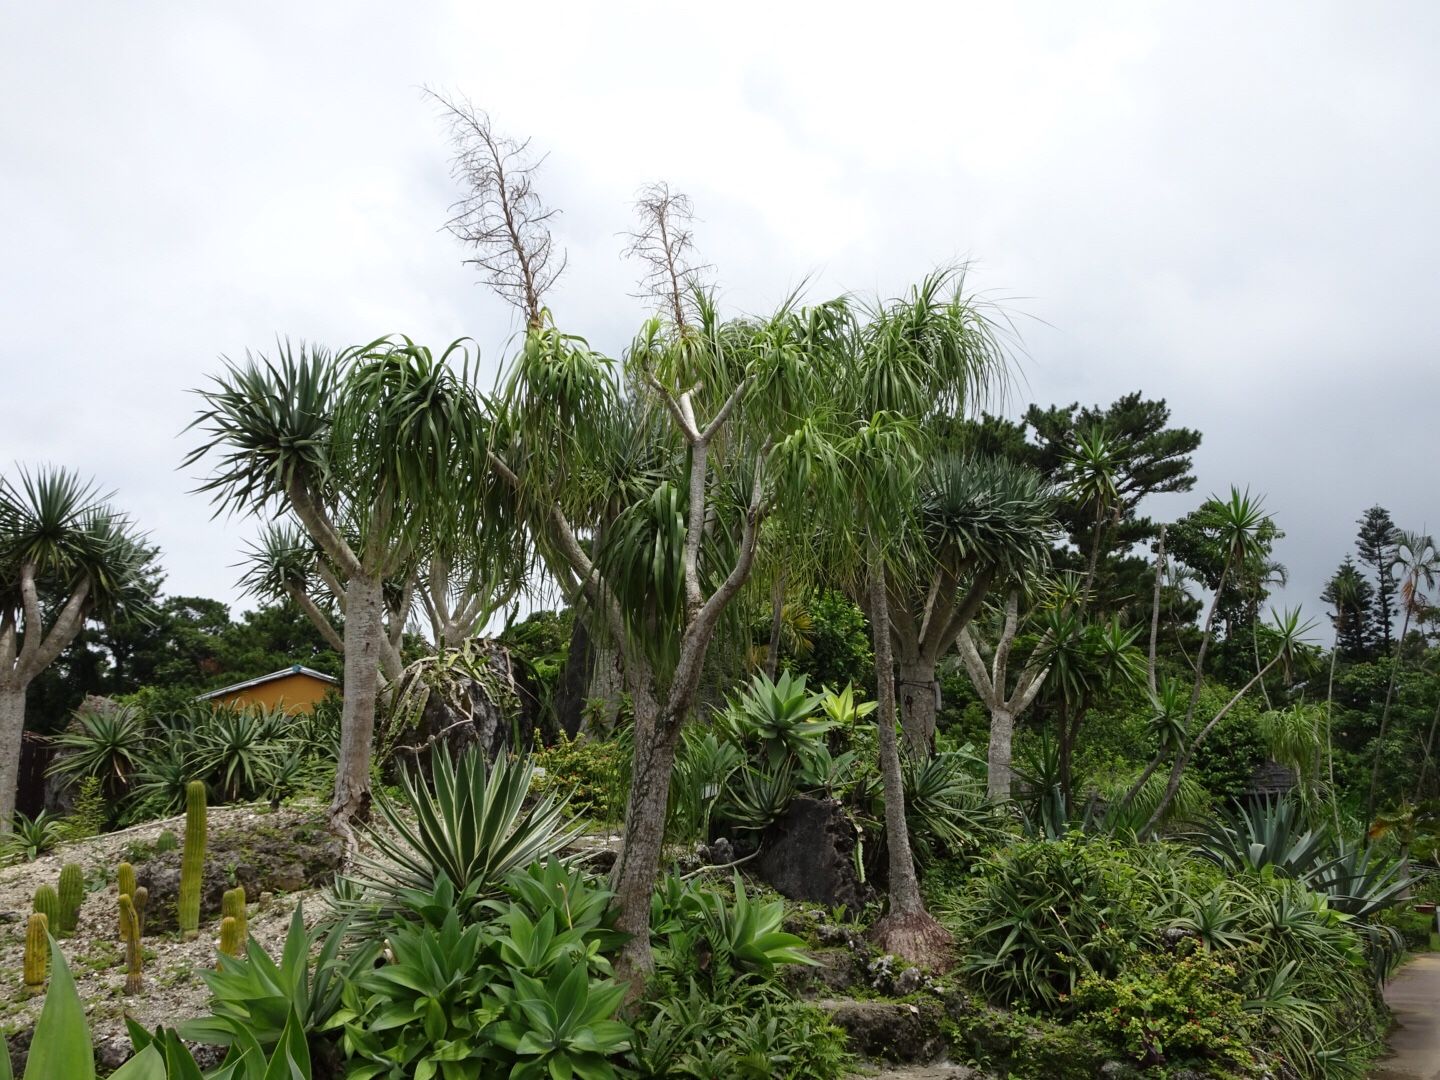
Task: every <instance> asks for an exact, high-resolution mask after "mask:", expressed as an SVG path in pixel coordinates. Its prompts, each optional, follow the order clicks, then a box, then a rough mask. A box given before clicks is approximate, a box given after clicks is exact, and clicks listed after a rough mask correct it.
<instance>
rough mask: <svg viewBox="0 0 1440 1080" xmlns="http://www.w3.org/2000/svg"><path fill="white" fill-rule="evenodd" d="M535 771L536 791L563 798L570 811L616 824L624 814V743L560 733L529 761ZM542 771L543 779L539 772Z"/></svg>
mask: <svg viewBox="0 0 1440 1080" xmlns="http://www.w3.org/2000/svg"><path fill="white" fill-rule="evenodd" d="M530 761H531V763H532V764H533V765H534V766H535V768H536V770H537V778H536V781H535V790H536V791H537V792H540V793H543V794H551V795H555V796H558V797H560V798H564V797H566V796H569V799H570V803H569V805H570V809H571V810H572V811H573V812H574V813H576V814H584V815H586V816H587V817H592V818H595V819H597V820H600V821H619V820H620V819H621V817H623V816H624V814H625V799H626V796H627V794H628V787H629V776H630V755H629V753H628V750H627V748H626V747H625V746H624V744H623V743H621V742H619V741H616V740H610V739H591V738H586V737H584V736H581V737H580V738H576V739H572V738H570V737H569V736H568V735H565V734H564V733H562V734H561V735H560V738H559V739H558V740H557V741H556V742H555V743H554V744H553V745H551V746H545V747H540V748H538V749H536V751H535V752H534V754H532V755H531V758H530ZM540 769H544V770H545V773H544V776H543V778H541V777H539V776H538V770H540Z"/></svg>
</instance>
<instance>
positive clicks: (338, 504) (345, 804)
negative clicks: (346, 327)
mask: <svg viewBox="0 0 1440 1080" xmlns="http://www.w3.org/2000/svg"><path fill="white" fill-rule="evenodd" d="M457 358H458V359H460V360H461V361H462V363H461V366H460V369H459V370H458V371H457V370H456V367H455V366H454V365H452V360H454V359H457ZM463 361H464V351H463V348H462V347H461V346H460V345H459V344H458V343H457V344H456V345H452V346H451V347H450V348H449V349H448V350H446V352H445V353H444V354H442V355H441V356H440V357H438V358H437V357H435V356H433V355H432V354H431V352H430V350H428V349H426V348H424V347H423V346H419V345H416V344H415V343H414V342H412V341H410V340H409V339H405V338H402V339H398V340H394V341H392V340H389V339H382V340H380V341H376V342H373V343H371V344H369V345H366V346H363V347H359V348H354V349H349V350H346V351H345V352H343V353H341V354H340V355H338V356H335V355H332V354H330V353H329V352H327V351H325V350H323V349H318V348H307V347H305V346H303V345H302V346H300V347H298V348H294V347H292V346H290V345H289V344H288V343H284V342H282V343H281V344H280V345H279V346H278V348H277V350H276V354H275V357H274V359H269V358H267V357H265V356H263V355H262V356H256V357H250V356H247V358H246V360H245V362H244V363H243V364H234V363H228V362H227V364H226V370H225V371H224V373H223V374H221V375H219V376H217V377H215V379H214V380H213V385H212V386H211V387H210V388H208V389H205V390H202V391H201V395H202V397H203V398H204V399H205V402H206V408H205V409H204V410H203V411H202V412H201V413H200V415H199V417H197V419H196V420H195V421H194V423H193V424H192V425H191V426H192V427H196V428H198V429H200V430H201V431H202V432H203V433H204V435H205V439H204V441H203V442H202V443H201V445H200V446H198V447H197V448H196V449H195V450H194V451H192V452H191V453H190V454H189V455H188V457H187V458H186V464H187V465H190V464H194V463H196V462H198V461H200V460H201V459H202V458H205V457H206V456H207V455H213V458H214V469H213V471H212V473H211V474H210V476H209V477H208V478H207V479H206V480H205V481H204V482H203V483H202V485H201V487H200V490H201V491H202V492H207V493H209V494H211V496H212V498H213V499H214V501H215V503H216V505H217V507H218V511H224V510H230V511H238V512H240V513H247V514H259V513H264V512H267V511H273V510H274V509H276V508H283V509H288V510H290V511H292V512H293V513H294V515H295V517H296V519H297V520H298V521H299V522H300V523H301V525H302V526H303V527H304V529H305V531H306V533H307V534H308V536H309V538H310V540H311V541H312V542H313V543H314V545H315V546H316V547H317V548H318V549H319V550H320V552H322V553H323V555H324V561H325V562H327V563H328V565H329V566H330V567H332V568H333V571H334V574H335V575H336V578H337V587H338V588H339V590H340V591H341V592H342V594H343V604H344V612H345V628H344V635H343V645H344V650H343V651H344V655H345V678H344V706H343V712H342V718H341V746H340V763H339V768H338V769H337V771H336V777H335V793H334V798H333V800H332V802H331V807H330V818H331V823H332V826H333V827H334V828H336V829H337V831H339V832H341V833H342V834H345V835H349V832H350V822H351V820H352V819H353V818H355V817H356V816H357V815H362V814H364V813H365V812H366V811H367V809H368V806H369V792H370V755H371V743H372V740H373V734H374V727H375V700H376V692H377V689H378V684H379V671H380V665H381V663H382V662H383V660H384V656H385V651H386V650H385V642H386V632H385V619H386V608H387V600H386V589H385V583H386V582H387V581H392V580H395V581H401V582H410V581H413V579H414V574H415V571H416V568H417V566H418V564H419V562H420V560H421V558H422V557H423V556H424V555H425V554H427V553H429V552H433V551H436V550H445V549H446V548H447V547H448V546H449V545H452V544H454V543H455V542H456V538H457V537H459V536H463V535H466V534H468V533H473V532H475V531H478V530H481V529H485V530H487V531H489V530H494V531H496V532H499V533H502V534H503V533H504V532H506V531H507V530H508V529H509V528H510V527H511V523H510V522H509V521H506V520H504V519H503V518H501V519H499V520H497V518H496V517H495V515H493V514H490V513H487V511H488V510H490V509H491V507H492V506H493V502H492V500H490V499H488V498H487V497H486V496H487V493H488V489H489V486H490V485H489V484H488V483H487V481H488V480H489V476H488V473H477V471H476V470H475V468H474V464H473V463H474V461H475V457H474V448H475V447H476V446H478V445H483V443H484V440H485V438H486V436H485V421H484V415H483V413H482V411H481V409H480V404H479V399H478V397H477V395H476V394H475V393H474V391H473V389H472V387H471V386H470V383H469V377H468V365H466V364H464V362H463ZM218 511H217V512H218ZM401 597H402V599H401V600H400V601H399V602H398V604H397V605H396V606H401V607H404V606H407V605H408V590H404V589H402V591H401ZM400 621H401V622H403V615H402V618H401V620H400Z"/></svg>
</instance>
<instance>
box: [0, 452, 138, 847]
mask: <svg viewBox="0 0 1440 1080" xmlns="http://www.w3.org/2000/svg"><path fill="white" fill-rule="evenodd" d="M156 554H157V552H156V549H155V548H154V547H151V546H150V545H148V544H146V543H145V542H144V540H143V538H142V537H141V536H140V534H139V533H138V532H137V531H136V530H135V527H134V526H133V524H132V523H131V521H130V519H129V518H127V517H125V516H124V515H123V514H121V513H120V512H119V511H117V510H116V509H115V508H114V507H113V506H112V505H111V503H110V501H109V496H107V495H104V494H103V493H101V492H100V491H99V490H98V489H97V488H96V487H95V485H94V484H93V483H90V482H86V481H84V480H81V479H80V478H79V477H78V476H77V475H76V474H74V473H72V472H70V471H68V470H66V469H61V468H54V467H51V466H45V467H42V468H40V469H37V470H35V471H33V472H30V471H25V470H21V472H20V474H19V476H18V478H17V479H16V480H13V481H12V480H6V479H0V830H3V831H8V830H9V829H10V822H11V816H12V814H13V813H14V810H15V794H16V787H17V782H18V778H19V766H20V746H21V738H22V735H23V732H24V728H25V698H26V694H27V692H28V690H29V688H30V684H31V683H32V682H33V681H34V680H35V677H36V676H37V675H39V674H40V672H42V671H44V670H45V669H46V668H47V667H49V666H50V664H51V663H53V662H54V660H55V658H56V657H57V656H59V655H60V653H61V652H62V651H63V650H64V649H65V647H66V646H67V645H69V644H70V643H71V642H72V641H74V640H75V636H76V635H77V634H79V633H80V631H81V629H83V628H84V626H85V623H86V621H87V620H88V619H92V618H103V619H123V618H126V617H129V616H134V615H139V614H142V613H143V611H144V610H145V604H146V594H147V592H148V590H147V587H146V576H147V574H151V573H153V571H152V564H153V562H154V559H155V556H156Z"/></svg>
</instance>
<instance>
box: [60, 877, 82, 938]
mask: <svg viewBox="0 0 1440 1080" xmlns="http://www.w3.org/2000/svg"><path fill="white" fill-rule="evenodd" d="M59 895H60V921H59V924H58V926H57V929H58V930H59V931H60V932H61V933H62V934H73V933H74V932H75V927H77V926H78V925H80V907H81V905H82V904H84V903H85V871H84V870H81V869H80V867H79V866H78V865H77V864H76V863H66V864H65V865H64V866H62V867H61V868H60V891H59Z"/></svg>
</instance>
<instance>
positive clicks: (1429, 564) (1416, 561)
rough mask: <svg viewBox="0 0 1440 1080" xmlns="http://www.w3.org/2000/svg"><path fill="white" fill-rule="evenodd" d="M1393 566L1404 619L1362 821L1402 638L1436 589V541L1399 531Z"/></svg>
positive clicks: (1376, 775) (1372, 791) (1368, 812)
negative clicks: (1398, 582)
mask: <svg viewBox="0 0 1440 1080" xmlns="http://www.w3.org/2000/svg"><path fill="white" fill-rule="evenodd" d="M1394 550H1395V561H1394V564H1393V566H1394V567H1397V568H1399V570H1400V572H1401V573H1400V606H1401V608H1402V609H1403V610H1404V615H1403V616H1402V617H1401V619H1400V636H1399V637H1397V638H1396V639H1395V651H1394V652H1393V653H1392V654H1391V657H1390V677H1389V679H1388V680H1386V683H1385V705H1384V707H1383V708H1381V710H1380V731H1379V734H1377V735H1376V736H1375V759H1374V762H1373V764H1372V765H1371V766H1370V788H1369V791H1368V793H1367V794H1366V796H1365V819H1366V820H1367V821H1368V820H1369V819H1370V818H1371V817H1372V816H1374V813H1375V795H1376V790H1377V788H1378V786H1379V783H1380V760H1381V757H1382V755H1383V754H1384V753H1385V734H1386V732H1387V731H1388V730H1389V726H1390V703H1391V702H1392V701H1393V700H1394V698H1395V676H1396V675H1397V674H1398V673H1399V670H1400V658H1401V654H1402V651H1403V650H1404V648H1405V635H1406V634H1408V633H1409V632H1410V620H1411V619H1412V618H1413V617H1414V616H1415V615H1416V614H1418V613H1419V612H1421V611H1422V610H1424V608H1425V594H1426V593H1427V592H1428V591H1430V590H1432V589H1434V588H1435V578H1436V576H1437V575H1440V550H1437V549H1436V546H1435V540H1434V539H1433V538H1432V537H1431V536H1429V535H1428V534H1426V533H1418V532H1409V531H1407V530H1404V529H1402V530H1400V533H1399V535H1398V538H1397V540H1396V543H1395V549H1394Z"/></svg>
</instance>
